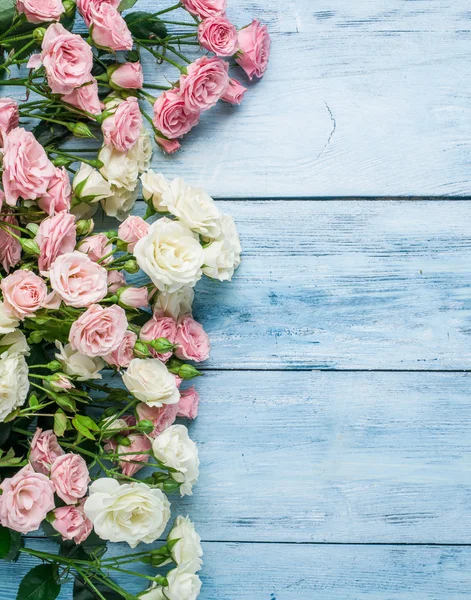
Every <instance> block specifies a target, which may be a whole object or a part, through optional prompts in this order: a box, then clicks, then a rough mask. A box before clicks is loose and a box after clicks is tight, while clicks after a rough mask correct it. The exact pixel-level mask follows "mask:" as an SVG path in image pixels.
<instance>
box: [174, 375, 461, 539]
mask: <svg viewBox="0 0 471 600" xmlns="http://www.w3.org/2000/svg"><path fill="white" fill-rule="evenodd" d="M197 387H198V390H199V392H200V395H201V408H200V414H199V416H198V418H197V419H196V421H195V422H194V423H191V424H190V425H189V427H190V435H191V437H192V438H193V439H194V440H195V441H196V442H197V444H198V446H199V453H200V459H201V465H202V467H201V473H200V480H199V484H198V486H196V487H195V489H194V495H193V496H191V497H185V498H184V499H179V498H178V497H177V496H175V495H173V496H172V497H171V502H172V510H173V513H174V514H176V513H177V512H178V513H180V514H189V515H191V517H192V519H194V520H195V522H196V524H197V527H198V531H199V533H200V534H201V536H202V538H203V539H204V540H207V541H245V542H260V541H264V542H332V543H339V542H341V543H422V544H423V543H449V544H471V516H470V515H471V468H470V465H471V446H470V443H469V431H470V427H471V405H470V402H469V398H470V395H471V375H469V374H457V373H446V374H444V373H337V372H334V373H332V372H329V373H323V372H312V373H307V372H302V371H298V372H267V373H263V372H245V373H240V372H219V373H218V372H214V371H213V372H208V373H206V374H205V376H204V377H202V378H201V379H200V380H199V381H198V382H197Z"/></svg>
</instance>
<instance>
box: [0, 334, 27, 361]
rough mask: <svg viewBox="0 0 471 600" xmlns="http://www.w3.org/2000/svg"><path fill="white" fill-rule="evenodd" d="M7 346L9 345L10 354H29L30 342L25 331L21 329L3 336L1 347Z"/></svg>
mask: <svg viewBox="0 0 471 600" xmlns="http://www.w3.org/2000/svg"><path fill="white" fill-rule="evenodd" d="M5 346H8V349H7V350H6V352H8V354H25V355H28V354H29V346H28V342H27V341H26V337H25V335H24V333H23V332H22V331H20V330H19V329H17V330H16V331H13V332H12V333H8V334H7V335H5V336H3V337H2V339H1V340H0V347H2V348H5Z"/></svg>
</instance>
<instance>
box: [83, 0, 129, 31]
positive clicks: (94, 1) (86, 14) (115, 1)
mask: <svg viewBox="0 0 471 600" xmlns="http://www.w3.org/2000/svg"><path fill="white" fill-rule="evenodd" d="M120 3H121V0H77V9H78V11H79V13H80V14H81V15H82V17H83V20H84V21H85V23H86V25H87V27H90V25H91V20H90V19H91V10H92V7H95V8H98V7H99V6H100V5H101V4H111V6H113V7H114V8H118V6H119V5H120Z"/></svg>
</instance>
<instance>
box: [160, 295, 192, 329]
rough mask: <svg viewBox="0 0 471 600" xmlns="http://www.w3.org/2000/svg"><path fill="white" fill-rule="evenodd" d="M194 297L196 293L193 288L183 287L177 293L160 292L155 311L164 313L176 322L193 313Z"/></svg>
mask: <svg viewBox="0 0 471 600" xmlns="http://www.w3.org/2000/svg"><path fill="white" fill-rule="evenodd" d="M194 297H195V292H194V290H193V288H191V287H183V288H180V289H179V290H178V291H176V292H159V293H158V295H157V300H156V301H155V304H154V311H155V312H156V313H160V312H162V313H163V314H164V315H165V316H166V317H172V319H175V321H176V320H177V319H178V317H180V316H181V315H187V314H190V313H191V307H192V306H193V299H194Z"/></svg>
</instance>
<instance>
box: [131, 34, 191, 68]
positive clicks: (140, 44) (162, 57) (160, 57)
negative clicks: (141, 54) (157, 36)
mask: <svg viewBox="0 0 471 600" xmlns="http://www.w3.org/2000/svg"><path fill="white" fill-rule="evenodd" d="M135 42H136V44H137V45H138V46H140V47H141V48H144V49H145V50H147V52H149V53H150V54H152V56H154V57H155V58H157V59H159V60H165V61H166V62H168V63H169V64H171V65H173V66H174V67H176V68H177V69H178V70H179V71H180V73H184V72H185V67H182V66H181V65H179V64H178V63H177V62H175V61H173V60H171V59H170V58H168V57H167V56H165V55H164V54H159V53H158V52H155V50H152V48H148V47H147V46H146V45H145V44H142V43H141V41H140V40H135Z"/></svg>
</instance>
